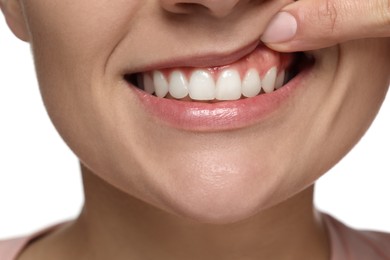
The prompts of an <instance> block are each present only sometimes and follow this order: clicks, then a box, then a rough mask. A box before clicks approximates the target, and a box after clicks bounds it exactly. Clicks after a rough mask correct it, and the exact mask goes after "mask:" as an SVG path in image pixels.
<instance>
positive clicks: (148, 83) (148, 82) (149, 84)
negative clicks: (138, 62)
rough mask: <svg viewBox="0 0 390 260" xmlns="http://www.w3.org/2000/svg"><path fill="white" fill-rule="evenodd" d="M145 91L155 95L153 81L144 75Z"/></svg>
mask: <svg viewBox="0 0 390 260" xmlns="http://www.w3.org/2000/svg"><path fill="white" fill-rule="evenodd" d="M144 90H145V91H146V92H147V93H149V94H153V93H154V83H153V79H152V77H151V76H149V75H148V74H144Z"/></svg>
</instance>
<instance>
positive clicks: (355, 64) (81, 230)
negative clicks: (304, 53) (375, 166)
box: [1, 0, 390, 260]
mask: <svg viewBox="0 0 390 260" xmlns="http://www.w3.org/2000/svg"><path fill="white" fill-rule="evenodd" d="M178 3H181V4H182V5H179V6H178V5H176V4H178ZM217 3H218V1H207V0H202V1H201V0H198V1H195V0H194V1H190V0H188V1H176V0H160V1H146V0H142V1H141V0H140V1H125V0H115V1H107V0H85V1H80V2H77V3H74V2H72V3H70V2H69V1H53V0H36V1H23V0H20V1H18V0H5V1H4V0H3V2H2V5H1V7H2V10H3V12H4V14H5V16H6V19H7V22H8V24H9V26H10V28H11V29H12V30H13V32H14V33H15V35H17V36H18V37H19V38H20V39H22V40H25V41H28V42H29V43H30V44H31V47H32V51H33V54H34V59H35V64H36V70H37V76H38V80H39V85H40V89H41V93H42V97H43V100H44V103H45V106H46V108H47V110H48V113H49V115H50V117H51V119H52V121H53V123H54V125H55V126H56V128H57V130H58V131H59V133H60V134H61V136H62V137H63V138H64V140H65V141H66V142H67V144H68V145H69V147H70V148H71V149H72V150H73V151H74V152H75V153H76V155H77V156H78V157H79V158H80V162H81V165H82V174H83V180H84V187H85V206H84V208H83V211H82V212H81V214H80V216H79V217H78V218H77V219H76V220H74V221H72V222H69V223H68V224H67V225H65V226H63V227H62V228H60V229H58V230H56V231H55V232H53V233H51V234H50V235H48V236H45V237H42V238H40V239H38V240H37V241H35V242H34V243H32V244H31V245H30V246H29V247H28V248H27V250H25V251H24V252H23V254H22V255H21V256H20V259H22V260H25V259H30V260H31V259H41V260H42V259H43V260H45V259H59V260H61V259H97V260H99V259H243V258H245V259H328V258H329V252H330V248H329V244H328V238H327V234H326V230H325V228H324V226H323V225H322V222H321V217H320V216H319V215H318V214H317V212H316V211H315V210H314V208H313V202H312V196H313V183H314V181H315V180H316V179H317V178H318V177H319V176H321V175H322V174H324V173H325V172H326V171H327V170H328V169H329V168H331V167H332V166H333V165H334V164H335V163H337V162H338V161H339V160H340V159H341V158H342V157H343V156H344V155H345V154H346V153H347V152H348V151H349V150H350V149H351V148H352V147H353V145H354V144H356V142H357V141H358V140H359V139H360V137H361V136H362V135H363V134H364V132H365V131H366V129H367V128H368V127H369V125H370V124H371V122H372V120H373V119H374V117H375V115H376V113H377V111H378V109H379V107H380V105H381V103H382V101H383V99H384V96H385V94H386V92H387V89H388V85H389V81H390V78H389V77H390V76H389V73H388V70H387V69H386V68H388V67H389V66H390V50H389V48H388V46H389V43H390V41H389V39H386V38H382V39H370V40H367V39H366V40H355V41H351V42H348V43H344V44H340V45H335V46H331V47H329V48H327V49H322V50H319V51H314V52H313V53H312V54H313V55H314V56H315V58H316V61H317V62H316V65H315V67H314V69H313V72H312V74H311V75H310V76H309V77H308V78H307V80H305V82H303V83H302V86H301V87H299V88H298V89H296V91H295V93H294V95H293V97H291V98H289V99H288V101H287V102H286V103H285V104H284V105H283V106H281V108H280V109H279V110H278V111H277V113H275V114H274V115H273V116H272V117H270V118H268V119H267V120H265V121H263V122H261V123H259V124H256V125H254V126H251V127H247V128H243V129H239V130H235V131H228V132H226V131H224V132H214V133H202V134H200V133H194V132H190V131H181V130H178V129H173V128H170V127H167V126H164V125H160V124H159V123H158V122H157V121H153V120H150V119H149V117H148V116H147V114H145V112H144V111H143V109H142V107H141V106H140V105H139V104H138V101H137V99H136V97H135V96H134V94H133V93H132V92H131V91H129V90H128V86H127V85H126V83H125V82H124V81H123V80H122V76H123V73H124V72H125V71H137V69H139V68H142V67H143V66H147V65H149V64H151V63H155V62H157V61H159V60H157V58H156V57H158V59H169V58H172V57H175V56H177V51H176V50H178V49H180V50H181V53H182V55H193V54H195V53H216V54H229V53H231V52H232V51H234V50H236V49H238V48H240V47H242V46H244V45H246V44H248V43H250V42H252V41H253V40H254V39H257V38H259V37H260V35H261V34H262V32H263V31H264V30H265V28H266V26H267V23H268V22H269V21H270V19H271V18H272V17H273V16H274V15H275V14H276V13H277V12H278V11H279V10H281V9H282V8H283V7H285V6H287V5H288V4H290V1H287V0H279V1H239V0H230V1H226V0H224V2H223V3H224V4H217ZM194 4H196V5H194ZM151 147H153V149H151ZM270 151H272V152H270ZM259 158H260V159H261V160H259ZM281 249H282V250H281Z"/></svg>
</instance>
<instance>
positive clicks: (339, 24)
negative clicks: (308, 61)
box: [262, 0, 390, 52]
mask: <svg viewBox="0 0 390 260" xmlns="http://www.w3.org/2000/svg"><path fill="white" fill-rule="evenodd" d="M377 37H390V0H300V1H295V2H293V3H292V4H289V5H287V6H285V7H284V8H283V10H281V11H280V12H279V13H278V14H277V15H276V16H275V17H274V18H273V20H272V21H271V22H270V24H269V25H268V28H267V29H266V30H265V32H264V34H263V36H262V41H263V42H265V43H266V44H267V45H268V46H269V47H270V48H272V49H274V50H278V51H282V52H293V51H304V50H312V49H319V48H322V47H328V46H331V45H335V44H337V43H341V42H346V41H349V40H354V39H361V38H377ZM389 47H390V46H389Z"/></svg>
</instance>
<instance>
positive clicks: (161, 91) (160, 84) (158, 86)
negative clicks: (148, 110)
mask: <svg viewBox="0 0 390 260" xmlns="http://www.w3.org/2000/svg"><path fill="white" fill-rule="evenodd" d="M153 83H154V88H155V91H156V96H158V97H165V96H166V95H167V94H168V82H167V79H166V78H165V76H164V75H163V74H162V73H161V72H160V71H157V70H156V71H154V72H153Z"/></svg>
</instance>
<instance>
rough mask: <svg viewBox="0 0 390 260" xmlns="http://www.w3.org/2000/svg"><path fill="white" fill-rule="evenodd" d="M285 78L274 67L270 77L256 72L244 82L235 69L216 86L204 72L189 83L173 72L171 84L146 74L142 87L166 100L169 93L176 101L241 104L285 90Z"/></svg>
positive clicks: (248, 74)
mask: <svg viewBox="0 0 390 260" xmlns="http://www.w3.org/2000/svg"><path fill="white" fill-rule="evenodd" d="M285 77H286V72H285V71H284V70H282V71H280V72H279V73H278V70H277V68H276V67H272V68H271V69H269V70H268V71H267V73H266V74H265V75H264V76H263V77H260V75H259V72H258V71H257V70H256V69H254V68H253V69H250V70H248V71H247V72H246V74H245V76H244V78H243V80H241V76H240V73H239V72H238V71H237V70H236V69H225V70H224V71H223V72H222V73H220V75H219V77H218V80H217V83H215V82H214V76H213V75H212V74H211V73H210V72H208V71H207V70H204V69H198V70H195V71H194V72H192V74H191V77H190V79H189V80H188V79H187V78H186V76H185V75H184V73H183V72H182V71H180V70H174V71H173V72H172V73H171V75H170V76H169V82H168V80H167V78H166V77H165V75H164V74H163V73H162V72H161V71H158V70H155V71H153V73H152V74H149V73H144V74H143V81H142V78H138V82H141V84H140V86H141V87H142V84H143V88H144V90H145V91H146V92H147V93H150V94H153V93H155V95H156V96H157V97H165V96H166V95H167V94H168V92H169V94H170V96H172V97H173V98H175V99H182V98H185V97H186V96H188V95H189V96H190V98H191V99H193V100H199V101H209V100H214V99H216V100H238V99H240V98H241V96H244V97H247V98H250V97H255V96H257V95H259V94H260V92H261V90H262V89H263V90H264V92H265V93H271V92H273V91H274V90H275V89H279V88H281V87H282V86H283V84H284V81H285Z"/></svg>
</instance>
